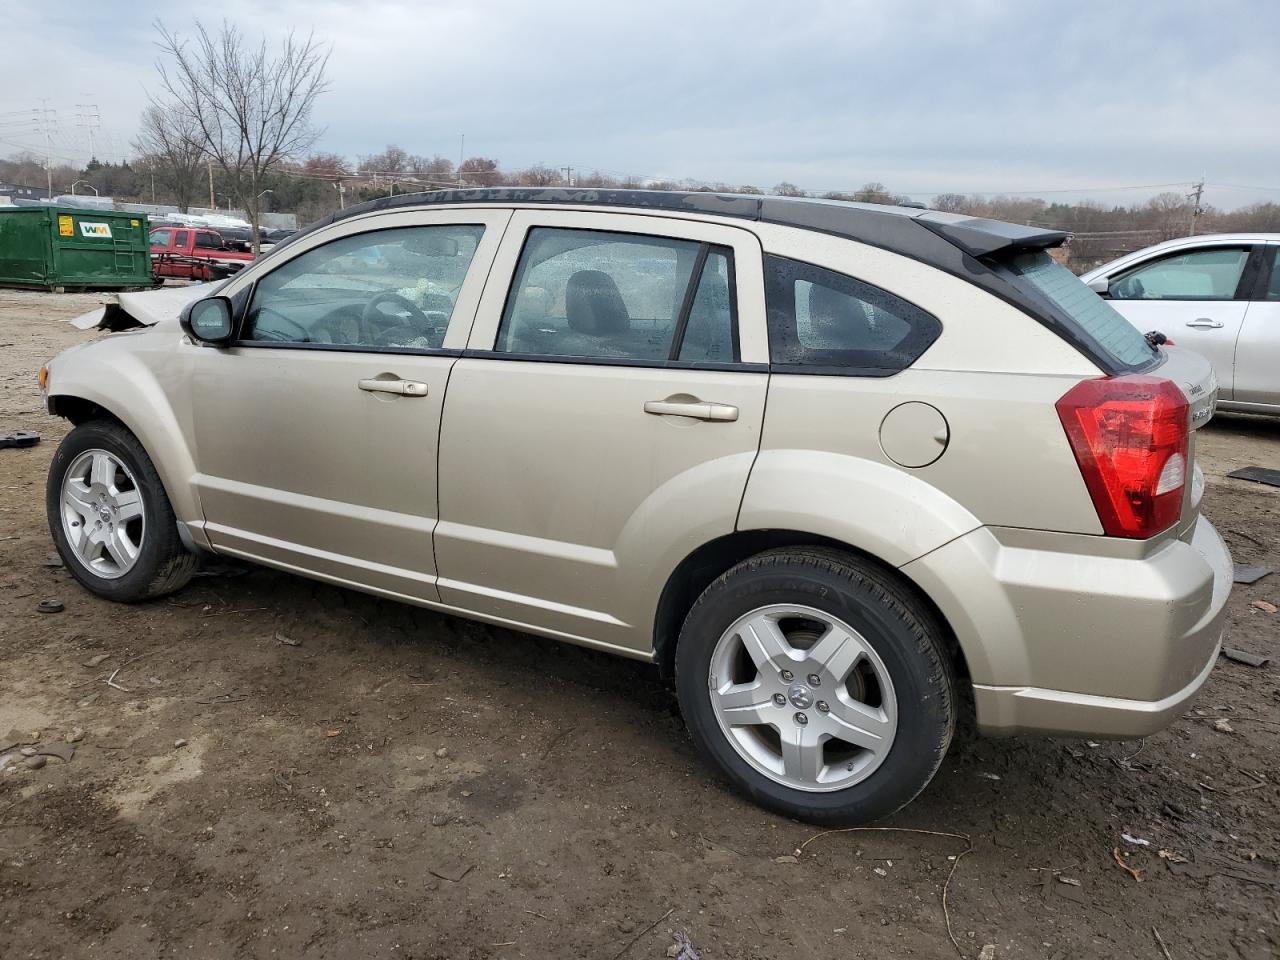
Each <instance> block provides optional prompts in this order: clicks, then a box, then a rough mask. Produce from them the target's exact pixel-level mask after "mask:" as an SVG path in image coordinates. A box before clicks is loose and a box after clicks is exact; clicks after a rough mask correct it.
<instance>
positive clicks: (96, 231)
mask: <svg viewBox="0 0 1280 960" xmlns="http://www.w3.org/2000/svg"><path fill="white" fill-rule="evenodd" d="M80 236H82V237H107V238H108V239H110V237H111V224H109V223H85V222H84V221H83V220H82V221H80Z"/></svg>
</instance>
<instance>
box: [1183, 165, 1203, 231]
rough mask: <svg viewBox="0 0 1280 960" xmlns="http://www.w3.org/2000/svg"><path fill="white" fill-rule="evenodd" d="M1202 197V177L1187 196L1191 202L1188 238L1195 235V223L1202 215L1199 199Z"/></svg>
mask: <svg viewBox="0 0 1280 960" xmlns="http://www.w3.org/2000/svg"><path fill="white" fill-rule="evenodd" d="M1203 195H1204V177H1203V176H1201V177H1200V180H1199V181H1198V182H1197V183H1196V185H1195V189H1194V190H1192V191H1191V192H1190V193H1189V194H1187V199H1188V200H1190V201H1191V232H1190V233H1188V234H1187V236H1189V237H1194V236H1195V235H1196V221H1198V220H1199V219H1200V214H1202V213H1204V210H1203V208H1201V206H1200V198H1201V197H1202V196H1203Z"/></svg>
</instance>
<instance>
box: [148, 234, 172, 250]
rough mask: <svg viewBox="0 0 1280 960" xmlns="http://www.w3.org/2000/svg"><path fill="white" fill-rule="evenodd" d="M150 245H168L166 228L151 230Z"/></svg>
mask: <svg viewBox="0 0 1280 960" xmlns="http://www.w3.org/2000/svg"><path fill="white" fill-rule="evenodd" d="M151 245H152V246H153V247H167V246H168V245H169V231H168V230H152V231H151Z"/></svg>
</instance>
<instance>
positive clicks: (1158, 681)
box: [903, 518, 1233, 738]
mask: <svg viewBox="0 0 1280 960" xmlns="http://www.w3.org/2000/svg"><path fill="white" fill-rule="evenodd" d="M1002 541H1003V542H1002ZM1143 549H1145V548H1144V547H1142V546H1141V545H1135V544H1123V543H1116V542H1115V541H1106V540H1105V539H1104V538H1097V537H1086V538H1081V537H1074V536H1070V535H1060V534H1035V533H1030V532H1026V531H1018V532H1014V531H1008V532H1003V533H1002V532H1001V531H992V530H990V529H983V530H976V531H974V532H973V533H971V534H969V535H967V536H965V537H962V538H960V539H959V540H957V541H953V542H952V543H950V544H948V545H947V546H945V547H943V548H941V549H939V550H937V551H934V553H932V554H929V555H928V556H926V557H922V558H921V559H920V560H917V561H914V562H913V563H910V564H907V565H906V566H905V567H904V568H903V572H905V573H907V574H909V575H911V576H912V577H913V578H914V579H916V581H917V582H918V583H919V584H920V585H921V586H922V587H923V588H924V589H925V590H926V591H928V592H929V593H930V595H931V596H933V597H934V598H935V600H936V601H937V602H938V603H939V606H940V607H942V612H943V614H944V615H945V616H947V618H948V620H949V622H950V623H951V625H952V627H953V629H954V630H955V631H956V634H957V639H958V640H959V642H960V646H961V649H962V650H963V651H964V654H965V658H966V660H967V662H968V665H969V669H970V674H971V677H972V680H973V691H974V702H975V706H976V709H977V721H978V728H979V730H980V731H981V732H983V733H986V734H1012V733H1024V732H1034V733H1047V734H1056V735H1068V736H1095V737H1120V738H1131V737H1140V736H1145V735H1147V734H1149V733H1154V732H1155V731H1156V730H1159V729H1161V728H1163V727H1165V726H1167V725H1168V724H1169V723H1170V722H1172V721H1173V720H1174V719H1176V718H1177V716H1178V715H1179V714H1180V713H1181V712H1182V711H1183V710H1184V709H1185V708H1186V706H1187V704H1188V702H1189V701H1191V700H1192V698H1194V696H1195V695H1196V692H1197V691H1198V690H1199V689H1200V687H1201V686H1203V685H1204V682H1205V681H1206V680H1207V679H1208V677H1209V674H1210V672H1211V671H1212V669H1213V665H1214V663H1215V661H1216V659H1217V655H1218V650H1219V648H1220V645H1221V640H1222V630H1223V622H1224V619H1225V615H1226V603H1227V596H1228V594H1229V593H1230V591H1231V583H1232V573H1233V570H1232V563H1231V556H1230V554H1229V553H1228V551H1227V548H1226V545H1225V544H1224V543H1223V542H1222V538H1221V537H1220V536H1218V532H1217V531H1216V530H1215V529H1214V528H1213V526H1212V524H1210V523H1209V522H1208V521H1207V520H1205V519H1203V518H1200V519H1199V520H1198V521H1197V522H1196V524H1195V526H1194V527H1193V528H1192V529H1191V531H1190V532H1189V535H1184V539H1177V540H1173V539H1170V540H1167V541H1165V542H1164V543H1161V544H1159V545H1157V546H1155V547H1154V548H1153V549H1152V550H1151V552H1150V553H1149V554H1147V555H1141V554H1140V552H1138V551H1141V550H1143ZM1098 550H1103V551H1108V550H1109V551H1111V552H1112V554H1113V555H1110V556H1106V555H1103V556H1100V555H1098V553H1097V551H1098ZM1090 551H1092V552H1090ZM1125 551H1134V552H1133V553H1132V554H1131V555H1125Z"/></svg>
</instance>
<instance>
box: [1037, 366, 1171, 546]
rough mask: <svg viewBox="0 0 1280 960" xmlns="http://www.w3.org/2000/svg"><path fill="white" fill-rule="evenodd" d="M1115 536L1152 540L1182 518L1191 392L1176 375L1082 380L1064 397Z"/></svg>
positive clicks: (1074, 442)
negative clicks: (1185, 390)
mask: <svg viewBox="0 0 1280 960" xmlns="http://www.w3.org/2000/svg"><path fill="white" fill-rule="evenodd" d="M1057 409H1058V417H1059V419H1061V420H1062V427H1063V429H1064V430H1065V431H1066V433H1067V439H1068V440H1069V441H1070V442H1071V450H1072V452H1073V453H1074V454H1075V457H1076V463H1078V464H1079V465H1080V473H1081V474H1082V475H1083V477H1084V483H1085V486H1086V487H1087V488H1088V490H1089V495H1090V496H1091V497H1092V498H1093V505H1094V507H1095V508H1096V509H1097V511H1098V519H1099V520H1100V521H1102V529H1103V531H1104V532H1105V533H1106V534H1107V536H1109V537H1130V538H1133V539H1138V540H1144V539H1146V538H1147V537H1151V536H1154V535H1155V534H1157V533H1159V532H1160V531H1161V530H1165V529H1167V528H1169V527H1171V526H1173V524H1175V523H1177V521H1178V517H1179V516H1180V515H1181V513H1182V491H1183V487H1185V486H1186V482H1187V470H1188V465H1187V436H1188V429H1189V427H1188V416H1187V415H1188V408H1187V398H1186V397H1185V396H1183V393H1182V391H1181V390H1179V389H1178V386H1177V384H1175V383H1174V382H1173V381H1172V380H1162V379H1160V378H1158V377H1143V376H1124V377H1106V378H1104V379H1101V380H1082V381H1081V382H1080V383H1078V384H1076V385H1075V386H1074V387H1072V388H1071V390H1070V391H1068V392H1067V395H1066V396H1064V397H1063V398H1062V399H1061V400H1059V401H1058V403H1057Z"/></svg>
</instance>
